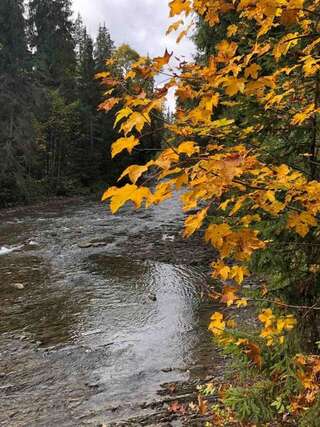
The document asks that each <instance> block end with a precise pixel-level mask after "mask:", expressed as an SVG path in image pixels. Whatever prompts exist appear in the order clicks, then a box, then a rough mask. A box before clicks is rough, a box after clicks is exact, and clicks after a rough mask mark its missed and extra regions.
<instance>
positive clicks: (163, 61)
mask: <svg viewBox="0 0 320 427" xmlns="http://www.w3.org/2000/svg"><path fill="white" fill-rule="evenodd" d="M171 56H172V53H169V52H168V51H167V49H166V51H165V53H164V55H163V56H159V57H157V58H154V60H153V61H154V65H155V66H156V67H157V69H159V70H160V69H161V68H162V67H164V66H165V65H167V64H168V63H169V61H170V58H171Z"/></svg>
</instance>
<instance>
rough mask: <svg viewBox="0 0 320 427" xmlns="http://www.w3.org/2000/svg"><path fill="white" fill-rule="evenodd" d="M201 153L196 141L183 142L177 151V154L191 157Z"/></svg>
mask: <svg viewBox="0 0 320 427" xmlns="http://www.w3.org/2000/svg"><path fill="white" fill-rule="evenodd" d="M199 151H200V148H199V146H198V145H197V144H196V143H195V142H194V141H185V142H182V143H181V144H180V145H179V147H178V149H177V152H178V153H179V154H186V155H187V156H189V157H191V156H192V155H193V154H195V153H199Z"/></svg>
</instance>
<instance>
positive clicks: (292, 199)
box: [102, 0, 320, 414]
mask: <svg viewBox="0 0 320 427" xmlns="http://www.w3.org/2000/svg"><path fill="white" fill-rule="evenodd" d="M170 16H171V17H176V16H177V21H176V22H174V23H173V24H171V25H170V27H169V29H168V32H172V31H178V36H177V37H178V40H177V41H178V42H179V41H180V40H181V38H183V37H184V36H185V35H186V34H188V33H189V32H190V28H192V25H193V24H192V22H191V26H190V20H191V21H192V19H193V17H194V16H200V17H201V18H202V19H203V20H204V21H205V23H206V24H207V25H209V26H210V27H215V26H220V27H221V40H219V41H218V42H217V43H216V45H215V54H213V55H211V56H210V58H209V61H208V63H206V64H204V65H200V64H198V63H186V62H184V61H181V62H179V64H178V65H177V64H176V63H175V61H176V59H174V55H172V54H170V53H168V52H167V51H166V52H165V54H164V56H163V57H158V58H154V59H153V60H151V61H150V59H149V58H140V59H139V60H138V61H137V62H136V63H134V64H133V66H132V68H131V70H130V71H129V72H128V73H126V75H124V76H123V78H120V79H119V78H117V79H114V77H113V76H112V72H111V71H109V72H106V73H104V75H103V76H102V78H103V80H104V83H105V84H106V85H107V86H109V89H110V92H109V93H110V95H109V97H108V99H107V100H106V103H105V106H104V107H105V108H106V109H110V108H111V107H112V106H113V105H114V104H115V103H118V102H120V100H119V99H118V98H117V97H116V98H114V97H113V96H114V95H113V91H114V93H117V91H118V92H119V91H120V92H121V93H122V96H121V109H120V110H118V112H117V114H116V121H115V126H116V127H117V129H118V130H119V133H120V134H121V137H120V138H119V139H118V140H117V141H116V142H115V143H114V144H113V147H112V155H113V156H116V155H118V154H120V153H121V152H122V151H124V150H128V151H129V152H131V151H132V150H134V149H135V148H136V147H138V146H139V139H140V138H141V136H142V135H143V133H144V132H146V133H147V132H149V131H150V125H151V122H152V119H153V118H154V117H156V118H159V117H160V116H161V112H162V110H163V105H164V102H165V99H166V95H167V94H168V91H169V90H173V89H174V90H175V91H176V96H177V100H178V108H177V112H176V115H175V120H174V121H173V122H169V121H166V120H163V128H164V129H165V131H166V133H165V134H166V135H167V137H166V140H165V141H164V143H163V146H162V148H161V147H160V142H159V153H158V155H157V156H156V157H155V158H154V159H153V160H151V161H149V162H148V163H147V164H145V165H132V166H130V167H128V168H127V169H126V170H125V171H124V172H123V173H122V175H121V177H120V181H121V180H122V179H123V178H125V179H127V180H128V181H129V183H126V184H125V185H123V186H120V187H111V188H109V189H108V190H107V191H106V192H105V194H104V196H103V200H108V199H110V200H111V210H112V211H113V212H116V211H117V210H118V209H120V208H121V206H123V205H124V204H125V203H126V202H128V201H131V202H133V203H134V204H135V206H136V207H137V208H140V207H141V206H146V207H148V206H150V205H153V204H157V203H160V202H162V201H164V200H166V199H168V198H170V197H172V196H173V194H174V192H176V191H177V190H181V189H182V190H183V191H182V196H181V200H182V204H183V209H184V211H185V212H186V213H187V216H186V220H185V231H184V233H185V236H186V237H189V236H191V235H192V234H193V233H195V232H196V231H198V230H200V229H202V230H203V232H204V239H205V241H206V242H207V243H208V244H210V245H212V246H213V247H214V248H215V250H216V252H217V254H218V255H217V258H216V259H215V260H213V263H212V276H213V278H214V279H215V280H219V282H220V284H221V286H220V287H219V289H215V290H214V291H213V296H214V297H215V298H218V299H219V300H220V301H221V302H222V303H224V304H226V305H227V306H229V307H230V306H234V305H235V306H237V307H239V308H241V307H246V306H247V305H248V304H255V303H256V300H257V299H259V301H260V305H261V304H262V305H263V307H262V308H261V309H260V311H259V313H258V314H257V325H258V326H259V328H260V330H259V332H258V336H257V337H256V340H254V339H251V338H250V337H241V336H239V334H238V333H236V332H235V331H236V330H237V325H236V323H235V322H234V320H232V319H230V315H229V314H228V311H227V312H226V313H224V314H223V313H219V312H216V313H214V314H213V315H212V319H211V324H210V326H209V329H210V330H211V331H212V333H213V334H214V336H215V337H216V339H217V341H218V342H220V343H221V344H222V345H224V346H228V345H229V346H230V345H231V346H234V347H238V349H239V351H240V352H241V353H242V354H244V355H245V356H246V358H247V360H248V363H249V364H251V365H253V366H255V368H256V369H260V370H261V369H264V366H265V367H266V366H267V364H268V363H269V362H268V357H269V356H270V354H272V351H273V350H272V349H275V348H277V351H281V350H279V348H281V347H283V348H284V347H285V346H286V345H287V342H286V341H287V337H288V336H289V335H290V333H291V331H292V330H293V329H294V328H295V327H296V324H297V316H298V315H299V313H300V311H301V310H302V311H303V310H306V311H307V312H308V313H309V312H310V311H312V310H317V309H318V307H317V304H316V300H317V292H316V291H315V289H316V287H317V283H318V282H317V280H318V272H319V270H320V268H319V267H320V266H319V264H320V256H319V253H318V252H317V250H313V249H310V248H313V245H314V246H316V244H315V242H316V240H317V237H318V230H319V229H318V227H319V224H318V218H319V213H320V181H319V177H320V174H319V166H320V164H319V137H318V130H319V123H318V115H319V112H320V103H319V101H320V80H319V77H320V75H319V72H320V52H319V50H320V2H319V1H318V0H314V1H304V0H267V1H263V0H233V1H231V0H230V1H228V0H217V1H213V0H193V1H192V0H173V1H171V2H170ZM226 22H227V23H229V25H226ZM230 22H231V23H230ZM212 42H213V43H215V41H214V40H213V41H212ZM171 63H172V65H171ZM109 65H110V62H109ZM158 74H162V75H163V76H165V77H166V81H165V83H164V84H163V85H162V86H161V87H159V88H158V89H157V90H156V91H155V92H154V93H153V96H152V97H149V96H148V95H147V93H146V92H145V91H144V89H143V88H142V87H139V85H137V84H133V83H134V82H135V81H136V80H137V79H140V80H141V79H145V78H153V77H155V76H156V75H158ZM129 83H130V84H129ZM160 148H161V149H160ZM146 173H148V177H150V176H152V178H153V179H156V180H157V185H156V186H155V188H151V187H150V186H149V185H148V179H147V180H146V182H145V184H140V183H141V182H143V177H144V174H146ZM189 211H192V213H191V214H188V212H189ZM266 224H269V225H270V224H271V225H272V224H277V228H276V229H275V231H274V232H273V233H271V237H270V233H267V231H266V230H267V227H266ZM283 241H285V242H287V244H286V246H287V248H288V247H289V248H291V251H292V254H289V258H290V261H289V262H290V263H291V264H290V265H291V267H290V268H296V269H297V271H298V269H299V268H300V267H301V264H299V262H301V260H302V258H303V262H304V264H303V271H304V273H303V274H304V276H299V277H304V278H305V280H306V281H308V283H309V282H310V283H309V284H308V286H304V285H303V284H301V282H300V283H295V284H294V286H293V289H294V293H295V295H296V297H297V298H298V299H299V292H298V290H297V289H298V287H300V288H299V289H301V286H302V288H303V292H301V295H303V297H306V300H307V301H309V302H311V303H312V304H311V305H308V304H305V305H302V304H288V303H286V302H285V301H284V300H283V299H281V298H274V297H273V296H272V294H270V295H269V292H270V286H269V284H268V280H267V279H266V282H265V283H264V285H263V286H262V287H261V289H259V295H258V296H259V298H256V297H257V295H256V294H255V296H252V295H249V296H248V295H246V294H245V293H244V292H243V289H242V285H243V283H244V282H245V280H246V278H247V277H249V276H250V275H251V274H252V270H253V271H254V269H253V268H252V260H253V259H254V258H255V257H256V256H259V254H263V253H267V251H269V250H270V248H274V247H275V246H276V245H277V244H279V242H280V243H281V242H283ZM282 244H283V243H282ZM306 248H307V249H306ZM299 251H300V252H299ZM297 277H298V273H297ZM318 297H319V296H318ZM301 298H302V297H301ZM290 308H292V309H295V310H297V315H293V314H292V313H290V312H288V309H290ZM274 351H276V350H274ZM268 355H269V356H268ZM292 364H293V365H294V366H296V368H295V369H296V372H297V378H298V381H300V382H299V384H300V387H301V388H300V391H299V392H297V393H292V395H291V396H289V397H288V396H287V397H286V398H287V406H286V411H287V412H289V413H292V414H295V413H297V412H299V410H300V411H301V410H302V408H304V410H305V409H306V408H308V407H310V406H312V405H313V404H315V402H316V401H317V394H318V391H319V385H318V381H319V372H320V371H319V366H320V360H319V358H318V356H316V355H312V356H311V355H300V356H295V357H294V358H293V359H292ZM293 365H292V366H293ZM270 375H271V374H270ZM273 375H274V377H276V375H275V373H273ZM277 378H278V379H277V381H279V382H281V381H282V380H283V378H282V380H279V378H280V377H279V376H278V377H277ZM276 402H277V401H276ZM274 406H277V404H275V405H274ZM280 406H281V405H280ZM280 406H279V407H280Z"/></svg>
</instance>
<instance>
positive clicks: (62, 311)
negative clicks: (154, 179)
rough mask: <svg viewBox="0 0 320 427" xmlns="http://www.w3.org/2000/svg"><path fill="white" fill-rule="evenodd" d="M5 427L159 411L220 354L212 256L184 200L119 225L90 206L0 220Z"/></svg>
mask: <svg viewBox="0 0 320 427" xmlns="http://www.w3.org/2000/svg"><path fill="white" fill-rule="evenodd" d="M0 221H1V222H0V279H1V282H0V283H1V285H0V296H1V305H0V316H1V318H0V380H1V382H0V425H1V426H9V427H16V426H19V427H20V426H25V427H27V426H28V427H30V426H32V427H33V426H34V427H38V426H45V427H47V426H59V427H65V426H77V427H78V426H82V425H85V426H99V425H109V423H111V422H114V423H118V422H120V421H124V422H125V420H129V419H130V418H132V417H137V416H141V415H144V414H146V413H148V412H150V411H151V412H152V409H151V408H150V406H149V405H148V403H149V402H154V401H157V400H159V399H161V398H163V393H162V395H161V396H160V395H159V391H160V390H162V391H163V384H168V383H176V382H184V381H186V382H188V381H190V380H192V379H193V378H199V377H201V378H204V377H206V375H208V373H210V372H212V369H214V368H215V366H214V364H213V361H214V360H215V358H216V357H218V356H217V352H216V350H215V348H214V346H213V344H212V341H211V337H210V335H209V333H208V331H207V325H208V319H209V315H210V313H211V312H212V310H213V308H212V307H210V306H209V305H208V304H207V303H206V302H204V301H203V298H202V296H203V289H204V288H205V286H206V283H207V275H206V274H205V273H204V272H203V270H202V268H201V265H202V264H203V263H207V262H208V260H209V258H210V254H209V255H208V250H207V249H206V248H204V247H203V248H202V247H201V246H200V245H199V244H198V243H197V242H193V243H192V242H191V243H190V244H188V243H186V242H185V241H184V240H183V239H182V237H181V230H182V224H183V214H182V213H181V210H180V206H179V201H178V198H175V199H173V200H169V201H167V202H165V203H164V204H162V205H160V206H156V207H152V208H150V209H148V210H139V211H135V210H133V209H132V208H131V207H130V206H129V207H125V208H124V209H122V210H121V212H120V213H119V214H117V215H115V216H113V215H111V214H110V213H109V211H108V209H107V207H106V206H105V205H103V204H100V203H97V202H96V201H92V200H78V201H77V200H76V201H73V202H65V203H62V202H60V203H51V204H48V205H47V206H42V207H33V208H26V209H22V210H17V211H14V210H13V211H8V212H4V213H2V214H1V215H0Z"/></svg>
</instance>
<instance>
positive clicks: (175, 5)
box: [169, 0, 191, 17]
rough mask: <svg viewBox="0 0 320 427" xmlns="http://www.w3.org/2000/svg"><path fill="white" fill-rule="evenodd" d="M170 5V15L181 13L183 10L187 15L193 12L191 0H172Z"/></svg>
mask: <svg viewBox="0 0 320 427" xmlns="http://www.w3.org/2000/svg"><path fill="white" fill-rule="evenodd" d="M169 7H170V17H173V16H175V15H180V14H181V13H182V12H185V13H186V15H188V14H189V13H190V12H191V3H190V0H172V1H170V3H169Z"/></svg>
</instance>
